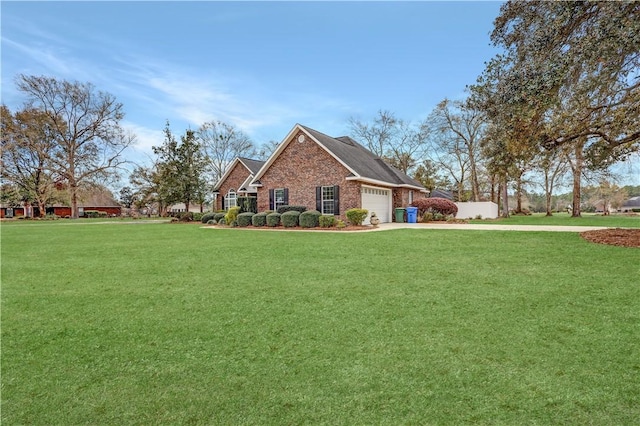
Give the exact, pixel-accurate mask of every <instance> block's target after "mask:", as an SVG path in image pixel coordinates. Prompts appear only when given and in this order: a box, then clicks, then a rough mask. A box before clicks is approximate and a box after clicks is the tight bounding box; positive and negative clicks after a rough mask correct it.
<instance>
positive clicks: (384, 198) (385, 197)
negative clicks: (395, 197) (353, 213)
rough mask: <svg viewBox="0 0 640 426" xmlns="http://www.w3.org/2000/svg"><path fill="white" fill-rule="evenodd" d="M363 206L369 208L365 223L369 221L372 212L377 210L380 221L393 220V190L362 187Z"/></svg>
mask: <svg viewBox="0 0 640 426" xmlns="http://www.w3.org/2000/svg"><path fill="white" fill-rule="evenodd" d="M361 193H362V208H363V209H367V210H369V215H368V216H367V219H366V220H365V221H364V223H366V224H368V223H369V216H370V215H371V212H376V215H377V216H378V218H379V219H380V223H386V222H391V191H390V190H388V189H380V188H371V187H367V186H363V187H362V192H361Z"/></svg>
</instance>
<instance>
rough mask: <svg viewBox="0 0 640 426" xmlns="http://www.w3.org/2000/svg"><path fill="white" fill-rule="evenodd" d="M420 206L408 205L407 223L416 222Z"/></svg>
mask: <svg viewBox="0 0 640 426" xmlns="http://www.w3.org/2000/svg"><path fill="white" fill-rule="evenodd" d="M417 219H418V208H417V207H407V223H416V222H417V221H418V220H417Z"/></svg>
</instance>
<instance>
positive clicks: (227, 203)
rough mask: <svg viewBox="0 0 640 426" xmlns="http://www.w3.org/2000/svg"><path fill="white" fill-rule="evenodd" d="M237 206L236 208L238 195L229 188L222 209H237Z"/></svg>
mask: <svg viewBox="0 0 640 426" xmlns="http://www.w3.org/2000/svg"><path fill="white" fill-rule="evenodd" d="M232 195H233V197H232ZM231 200H233V205H231V203H230V201H231ZM237 206H238V193H237V192H236V191H235V190H234V189H233V188H231V189H229V190H228V191H227V196H226V197H224V209H225V210H229V209H230V208H231V207H237Z"/></svg>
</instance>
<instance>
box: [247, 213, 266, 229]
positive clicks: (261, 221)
mask: <svg viewBox="0 0 640 426" xmlns="http://www.w3.org/2000/svg"><path fill="white" fill-rule="evenodd" d="M268 214H269V213H267V212H262V213H256V214H254V215H253V216H252V217H251V224H252V225H253V226H258V227H261V226H265V225H266V224H267V215H268Z"/></svg>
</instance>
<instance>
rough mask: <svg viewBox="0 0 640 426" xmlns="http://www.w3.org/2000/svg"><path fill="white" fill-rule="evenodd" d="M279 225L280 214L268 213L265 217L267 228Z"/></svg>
mask: <svg viewBox="0 0 640 426" xmlns="http://www.w3.org/2000/svg"><path fill="white" fill-rule="evenodd" d="M278 225H280V213H277V212H276V213H269V214H268V215H267V226H271V227H275V226H278Z"/></svg>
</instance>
